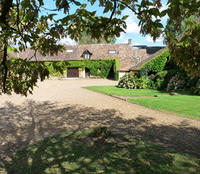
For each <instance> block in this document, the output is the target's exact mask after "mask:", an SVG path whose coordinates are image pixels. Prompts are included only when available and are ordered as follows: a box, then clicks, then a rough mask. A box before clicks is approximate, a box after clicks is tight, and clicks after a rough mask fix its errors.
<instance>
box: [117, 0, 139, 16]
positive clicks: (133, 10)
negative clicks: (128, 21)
mask: <svg viewBox="0 0 200 174" xmlns="http://www.w3.org/2000/svg"><path fill="white" fill-rule="evenodd" d="M119 2H120V3H121V4H123V5H125V6H126V7H127V8H129V9H130V10H131V11H132V12H134V13H135V14H136V15H141V14H140V13H138V12H137V11H135V9H133V8H131V7H130V6H129V5H128V4H126V3H124V2H122V1H120V0H119Z"/></svg>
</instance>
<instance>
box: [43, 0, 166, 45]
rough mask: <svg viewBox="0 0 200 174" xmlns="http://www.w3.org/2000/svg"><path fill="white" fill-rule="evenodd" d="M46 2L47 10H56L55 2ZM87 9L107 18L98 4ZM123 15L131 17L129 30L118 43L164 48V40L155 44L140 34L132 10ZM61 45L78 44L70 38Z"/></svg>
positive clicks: (72, 10) (124, 12)
mask: <svg viewBox="0 0 200 174" xmlns="http://www.w3.org/2000/svg"><path fill="white" fill-rule="evenodd" d="M44 1H45V6H46V7H47V8H55V6H54V3H55V1H49V0H44ZM166 1H167V0H162V3H163V4H164V5H163V7H162V9H165V8H166V7H167V6H166ZM81 2H84V3H87V0H82V1H81ZM87 9H88V10H90V11H96V15H104V16H105V14H103V8H101V7H99V6H98V4H97V3H96V4H95V5H94V6H90V5H88V6H87ZM75 10H76V7H75V6H71V8H70V13H73V12H75ZM108 15H109V14H108ZM123 15H129V17H128V18H127V20H126V24H127V29H126V33H121V36H120V37H119V38H117V41H116V43H127V42H128V39H132V44H133V45H149V46H163V38H162V37H161V38H159V39H157V41H156V42H154V41H153V40H152V38H151V37H150V36H145V37H144V36H142V35H141V34H140V33H139V31H140V28H139V26H138V22H139V21H138V19H137V17H136V16H135V15H134V13H133V12H131V10H129V9H125V10H124V11H123ZM61 17H64V14H63V13H62V12H60V13H58V18H61ZM166 21H167V17H164V18H163V19H162V23H163V24H164V25H165V24H166ZM61 43H63V44H76V42H75V41H73V40H71V39H70V38H69V37H68V38H65V39H62V40H61Z"/></svg>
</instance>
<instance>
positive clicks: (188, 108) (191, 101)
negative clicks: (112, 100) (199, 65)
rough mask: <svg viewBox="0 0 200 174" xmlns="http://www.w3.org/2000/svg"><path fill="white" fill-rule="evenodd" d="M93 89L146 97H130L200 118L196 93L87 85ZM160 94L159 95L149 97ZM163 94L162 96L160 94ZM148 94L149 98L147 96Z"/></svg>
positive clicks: (199, 98) (155, 107)
mask: <svg viewBox="0 0 200 174" xmlns="http://www.w3.org/2000/svg"><path fill="white" fill-rule="evenodd" d="M85 88H86V89H90V90H92V91H96V92H101V93H104V94H107V95H116V96H130V97H145V98H132V99H128V100H129V101H130V102H133V103H136V104H139V105H142V106H145V107H148V108H151V109H156V110H163V111H167V112H171V113H174V114H178V115H180V116H184V117H189V118H197V119H200V96H195V95H173V96H162V95H166V94H169V93H170V92H168V91H158V90H154V89H124V88H118V87H116V86H89V87H85ZM155 95H159V97H148V96H155ZM160 95H161V96H160ZM146 96H147V98H146Z"/></svg>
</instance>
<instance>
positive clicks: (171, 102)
mask: <svg viewBox="0 0 200 174" xmlns="http://www.w3.org/2000/svg"><path fill="white" fill-rule="evenodd" d="M128 100H129V101H131V102H133V103H137V104H139V105H142V106H146V107H148V108H151V109H157V110H163V111H167V112H171V113H175V114H178V115H180V116H186V117H189V118H197V119H200V96H194V95H175V96H163V97H153V98H133V99H128Z"/></svg>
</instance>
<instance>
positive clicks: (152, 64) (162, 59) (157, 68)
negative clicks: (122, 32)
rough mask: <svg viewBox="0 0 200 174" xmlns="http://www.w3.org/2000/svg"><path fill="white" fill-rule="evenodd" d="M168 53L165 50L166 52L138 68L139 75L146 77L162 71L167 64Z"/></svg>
mask: <svg viewBox="0 0 200 174" xmlns="http://www.w3.org/2000/svg"><path fill="white" fill-rule="evenodd" d="M169 55H170V53H169V50H168V49H167V50H166V51H164V52H162V53H161V54H160V55H158V56H157V57H155V58H154V59H152V60H150V61H148V62H146V63H144V64H143V65H142V66H141V67H140V68H139V75H140V76H147V75H148V73H149V72H152V73H157V72H161V71H163V69H164V68H165V65H166V63H167V58H168V57H169Z"/></svg>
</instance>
